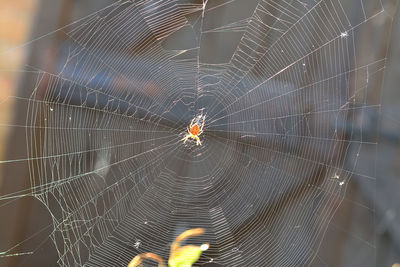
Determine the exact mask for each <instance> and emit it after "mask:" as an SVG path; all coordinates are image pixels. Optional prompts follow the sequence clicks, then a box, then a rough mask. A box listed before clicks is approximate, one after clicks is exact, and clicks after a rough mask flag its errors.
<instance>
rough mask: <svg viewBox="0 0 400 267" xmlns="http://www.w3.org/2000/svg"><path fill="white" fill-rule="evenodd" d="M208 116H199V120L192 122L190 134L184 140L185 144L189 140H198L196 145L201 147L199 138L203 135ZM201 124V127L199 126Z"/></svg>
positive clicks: (195, 119) (189, 128)
mask: <svg viewBox="0 0 400 267" xmlns="http://www.w3.org/2000/svg"><path fill="white" fill-rule="evenodd" d="M205 117H206V116H202V115H200V116H197V118H194V119H193V120H192V121H191V122H190V126H189V127H188V129H187V130H188V132H187V134H186V136H185V137H184V138H183V143H186V141H187V140H188V139H189V138H192V139H195V140H196V145H201V141H200V138H199V136H200V135H201V134H202V133H203V127H204V121H205ZM200 124H201V126H199V125H200Z"/></svg>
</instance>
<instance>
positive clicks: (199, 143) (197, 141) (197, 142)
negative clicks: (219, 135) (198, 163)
mask: <svg viewBox="0 0 400 267" xmlns="http://www.w3.org/2000/svg"><path fill="white" fill-rule="evenodd" d="M195 138H196V145H201V141H200V138H199V137H198V136H197V135H196V136H195Z"/></svg>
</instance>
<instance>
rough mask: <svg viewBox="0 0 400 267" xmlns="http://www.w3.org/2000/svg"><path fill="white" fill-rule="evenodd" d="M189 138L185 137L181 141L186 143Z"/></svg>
mask: <svg viewBox="0 0 400 267" xmlns="http://www.w3.org/2000/svg"><path fill="white" fill-rule="evenodd" d="M189 138H190V135H188V134H187V135H186V136H185V137H184V138H183V139H182V140H183V143H186V141H187V140H188V139H189Z"/></svg>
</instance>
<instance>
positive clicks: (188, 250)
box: [128, 228, 210, 267]
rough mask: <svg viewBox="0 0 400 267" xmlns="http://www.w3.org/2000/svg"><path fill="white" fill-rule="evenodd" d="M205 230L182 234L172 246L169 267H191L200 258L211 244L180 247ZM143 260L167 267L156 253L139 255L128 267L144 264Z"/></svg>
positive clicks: (159, 266) (160, 266) (198, 229)
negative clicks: (188, 239)
mask: <svg viewBox="0 0 400 267" xmlns="http://www.w3.org/2000/svg"><path fill="white" fill-rule="evenodd" d="M203 233H204V229H203V228H194V229H190V230H187V231H185V232H183V233H182V234H180V235H179V236H178V237H177V238H176V239H175V241H174V242H173V243H172V245H171V253H170V257H169V261H168V266H169V267H191V266H192V264H193V263H195V262H196V261H197V260H198V259H199V258H200V255H201V253H202V252H203V251H205V250H207V249H208V248H209V246H210V245H209V244H208V243H206V244H202V245H201V246H193V245H187V246H183V247H181V246H180V243H181V242H182V241H183V240H185V239H187V238H189V237H192V236H198V235H202V234H203ZM142 259H151V260H154V261H156V262H158V267H165V264H164V260H163V258H161V257H160V256H158V255H157V254H154V253H143V254H139V255H137V256H136V257H134V258H133V259H132V261H131V262H130V263H129V264H128V267H136V266H139V265H140V264H141V263H142Z"/></svg>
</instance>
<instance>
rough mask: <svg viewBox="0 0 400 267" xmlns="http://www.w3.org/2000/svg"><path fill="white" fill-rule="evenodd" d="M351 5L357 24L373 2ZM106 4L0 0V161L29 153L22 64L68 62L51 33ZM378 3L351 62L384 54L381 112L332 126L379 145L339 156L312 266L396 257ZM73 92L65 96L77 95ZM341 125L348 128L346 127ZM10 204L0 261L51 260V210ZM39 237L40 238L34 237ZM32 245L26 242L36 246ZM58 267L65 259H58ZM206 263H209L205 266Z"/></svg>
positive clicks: (24, 202) (398, 209)
mask: <svg viewBox="0 0 400 267" xmlns="http://www.w3.org/2000/svg"><path fill="white" fill-rule="evenodd" d="M249 2H251V3H252V2H255V1H249ZM275 2H279V1H275ZM303 2H304V3H306V2H307V1H303ZM308 2H314V1H308ZM349 2H351V3H348V8H349V9H350V11H349V13H350V14H352V15H353V16H354V19H355V20H356V18H358V17H360V16H361V15H362V14H360V10H361V9H360V2H362V3H363V4H362V5H363V6H365V7H367V6H368V7H371V9H372V10H373V8H374V5H375V4H374V1H365V0H360V1H349ZM113 3H115V1H111V0H0V7H1V8H0V103H1V105H0V122H1V125H0V159H2V160H12V159H21V158H25V157H26V156H24V155H25V153H26V149H27V148H26V145H27V144H26V143H25V142H24V141H23V142H21V140H25V139H26V131H25V130H26V129H21V128H18V127H11V126H12V125H26V114H27V112H28V109H29V108H30V107H29V106H28V105H27V103H26V102H24V101H22V100H23V99H29V98H30V97H31V94H32V85H33V84H39V83H38V81H37V80H35V79H37V77H36V76H32V75H29V71H20V70H22V69H24V70H29V69H31V70H33V68H30V67H29V66H34V67H35V68H36V67H38V68H41V69H46V70H54V72H58V71H60V69H62V67H63V66H62V63H63V62H64V60H65V53H63V51H64V52H65V51H66V50H68V47H70V46H69V44H68V40H67V39H65V36H64V35H63V34H59V32H58V31H57V29H60V28H62V27H65V26H66V25H68V24H70V23H71V22H74V21H77V20H79V19H81V18H84V17H86V16H88V15H90V14H92V13H93V12H96V11H98V10H101V9H102V8H104V7H107V6H108V5H110V4H113ZM249 5H252V4H249V3H248V2H246V1H241V2H238V4H237V6H236V7H235V9H231V10H225V13H223V12H222V13H221V14H219V19H220V20H226V21H229V18H230V17H235V16H238V14H240V13H241V12H243V9H246V7H248V6H249ZM382 6H383V8H384V12H383V13H384V16H382V19H376V20H373V22H374V23H371V24H370V25H369V24H368V25H367V27H365V28H366V29H365V30H364V32H363V34H360V35H358V36H356V37H355V42H356V43H357V47H360V49H358V50H357V51H355V54H356V55H357V57H358V58H365V57H367V56H368V53H369V51H374V52H376V54H378V55H379V56H377V58H385V59H386V60H385V63H384V65H382V66H378V67H377V69H379V68H383V69H384V71H383V72H382V74H383V76H380V77H378V78H375V79H373V80H372V81H371V82H370V83H369V84H368V88H369V93H368V103H369V105H372V104H376V105H377V106H378V107H379V108H378V109H365V110H364V112H363V116H364V117H363V118H362V120H363V122H364V124H363V127H362V128H357V127H356V126H354V125H352V126H351V127H350V126H348V125H341V124H340V123H339V124H338V125H335V128H337V129H340V130H341V131H342V132H344V135H345V137H343V138H344V139H345V138H350V139H351V140H355V138H354V135H360V136H362V138H363V139H362V141H363V142H365V143H368V142H371V143H375V142H376V143H377V145H371V146H368V145H366V146H361V147H359V146H350V147H348V151H346V152H345V153H346V155H347V153H348V154H354V153H356V154H359V155H360V156H357V157H350V156H345V157H343V160H344V163H343V165H344V166H350V167H348V168H349V169H351V168H353V167H354V169H353V173H354V175H352V177H351V179H350V182H349V184H348V185H347V190H346V199H347V200H346V201H343V202H342V203H341V205H340V206H339V208H338V209H337V211H336V213H335V215H334V217H333V219H332V222H333V223H332V224H330V226H329V227H328V228H327V231H326V234H325V236H324V238H323V240H322V241H321V244H320V247H319V250H318V253H317V257H315V259H314V260H313V261H312V262H311V263H310V265H311V266H324V265H326V266H391V265H392V264H393V263H395V262H400V146H399V145H400V90H399V84H400V64H399V63H400V49H399V47H400V16H399V1H396V0H392V1H390V0H387V1H383V2H382ZM353 9H354V12H353V13H352V11H351V10H353ZM377 9H379V8H377ZM235 12H237V14H236V13H235ZM367 12H368V10H367ZM371 17H372V16H371ZM368 27H370V28H368ZM369 32H372V33H373V35H374V34H376V33H377V32H380V33H381V34H382V35H377V36H375V35H374V36H372V38H371V35H370V34H369ZM38 38H39V39H38ZM231 41H232V40H230V39H229V38H228V37H224V38H219V39H218V38H216V39H215V40H213V43H212V45H209V46H210V48H209V49H211V50H212V49H214V48H215V47H228V46H229V43H230V42H231ZM64 47H65V49H64ZM363 47H365V49H363ZM113 52H114V51H113ZM210 54H211V55H212V52H210ZM136 60H137V62H139V63H137V64H139V65H142V66H143V72H147V71H151V70H147V69H146V68H149V67H146V65H145V64H140V62H141V59H140V57H138V58H136ZM27 88H29V89H27ZM39 89H40V88H39ZM147 89H148V90H147V91H146V93H145V94H144V95H143V96H142V97H143V98H145V99H146V100H147V99H150V100H148V101H151V99H152V97H153V95H155V94H158V92H159V90H161V89H159V88H158V85H157V84H150V85H148V88H147ZM58 90H59V92H58V91H57V92H56V93H55V92H53V94H54V95H57V97H54V102H60V98H61V99H62V98H66V97H67V96H68V93H67V92H63V88H62V87H60V89H58ZM11 96H12V97H11ZM68 97H70V96H68ZM73 97H74V96H71V99H72V100H71V101H74V100H73ZM303 112H304V111H303ZM355 117H357V114H356V115H355ZM188 118H189V117H188ZM357 118H359V117H357ZM169 119H170V120H173V119H174V118H173V117H170V118H169ZM344 122H347V123H353V122H352V121H347V120H345V121H344ZM347 129H352V130H351V132H346V131H347ZM346 135H348V136H351V137H346ZM339 157H340V156H339ZM355 160H356V161H357V162H355ZM357 174H360V176H357ZM310 175H311V174H310ZM313 175H314V174H313ZM29 177H30V176H29V167H28V166H27V164H26V163H24V162H15V163H13V164H7V163H5V164H1V165H0V196H6V195H7V194H10V192H20V193H19V195H23V194H25V193H26V194H28V192H26V191H24V190H25V189H26V188H29V187H30V186H31V184H30V183H31V181H30V178H29ZM366 177H369V178H370V179H366ZM288 194H289V193H288ZM9 201H10V199H7V198H3V199H2V202H1V207H2V208H3V209H2V211H0V220H1V222H0V266H7V267H8V266H10V267H11V266H25V265H26V264H27V263H29V264H31V266H55V265H56V263H57V261H58V259H59V257H58V253H59V252H57V251H56V249H55V247H54V244H53V240H51V239H50V238H46V237H48V236H49V235H50V233H51V232H52V230H53V229H52V228H51V227H47V228H46V225H48V224H49V223H50V222H51V217H50V215H49V214H48V210H47V209H45V208H44V207H43V205H42V204H41V203H39V202H38V201H32V199H31V197H26V198H21V199H19V200H18V201H15V202H12V203H11V204H9ZM32 236H33V238H32V242H34V243H32V244H40V247H41V248H40V250H39V251H37V252H35V253H37V256H35V257H33V258H29V257H28V261H27V260H26V256H29V255H21V256H18V255H15V256H6V254H9V253H8V252H7V253H6V251H8V250H9V249H10V248H11V247H12V246H13V245H15V244H18V243H19V242H21V241H22V240H26V239H27V238H31V237H32ZM37 236H40V238H39V239H36V237H37ZM29 242H30V241H29V240H28V242H27V243H28V244H26V248H28V247H32V246H36V245H32V244H29ZM24 246H25V245H24ZM24 246H23V247H24ZM23 247H22V248H23ZM20 251H24V250H20ZM25 251H28V252H29V251H30V250H29V249H27V250H25ZM22 253H23V252H22ZM2 254H3V255H2ZM28 254H29V253H28ZM58 264H60V265H62V264H61V263H60V262H58ZM203 265H206V266H212V264H211V263H210V264H203ZM214 266H220V265H214Z"/></svg>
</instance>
